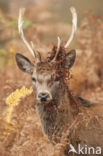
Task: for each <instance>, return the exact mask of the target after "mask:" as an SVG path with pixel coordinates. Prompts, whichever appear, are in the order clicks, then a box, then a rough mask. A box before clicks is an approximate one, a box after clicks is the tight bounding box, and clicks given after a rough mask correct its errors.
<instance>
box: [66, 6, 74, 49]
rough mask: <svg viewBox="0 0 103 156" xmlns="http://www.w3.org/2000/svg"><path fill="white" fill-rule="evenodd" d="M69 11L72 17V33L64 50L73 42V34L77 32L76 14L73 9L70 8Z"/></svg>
mask: <svg viewBox="0 0 103 156" xmlns="http://www.w3.org/2000/svg"><path fill="white" fill-rule="evenodd" d="M70 11H71V13H72V16H73V19H72V33H71V36H70V38H69V39H68V41H67V43H66V44H65V46H64V47H65V48H67V47H68V46H69V45H70V43H71V41H72V40H73V37H74V34H75V32H76V30H77V13H76V9H75V8H74V7H71V8H70Z"/></svg>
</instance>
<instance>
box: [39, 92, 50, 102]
mask: <svg viewBox="0 0 103 156" xmlns="http://www.w3.org/2000/svg"><path fill="white" fill-rule="evenodd" d="M38 97H39V98H40V101H47V99H48V98H49V94H48V93H40V94H39V95H38Z"/></svg>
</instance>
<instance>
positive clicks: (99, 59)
mask: <svg viewBox="0 0 103 156" xmlns="http://www.w3.org/2000/svg"><path fill="white" fill-rule="evenodd" d="M71 6H74V7H75V8H76V10H77V13H78V30H77V33H76V35H75V38H74V39H73V41H72V43H71V45H70V47H69V48H68V50H70V49H72V48H73V49H74V48H75V49H76V52H77V57H76V62H75V64H74V66H73V68H72V69H71V72H70V73H71V79H70V80H69V82H68V85H69V87H70V89H71V91H73V93H75V94H76V95H80V96H83V97H84V98H87V99H89V100H91V101H97V102H98V101H100V102H103V0H0V156H5V155H7V156H11V155H12V156H18V155H22V156H26V155H27V156H28V155H30V156H37V155H38V153H39V152H40V154H41V153H42V155H43V156H54V155H55V156H58V155H57V154H55V151H53V150H52V147H51V145H49V144H48V141H47V140H46V139H45V137H44V136H43V134H42V131H41V126H40V122H39V121H38V117H37V115H36V110H35V107H34V106H35V100H34V97H33V94H31V95H29V97H28V96H27V97H25V99H21V101H20V102H19V104H18V106H16V107H15V108H14V110H13V113H12V117H11V123H7V122H6V120H5V119H6V116H7V114H8V105H7V104H6V102H5V101H6V98H7V97H8V96H9V95H10V94H11V95H12V93H13V92H14V93H15V90H16V89H20V88H22V86H26V87H28V88H30V86H31V78H30V77H29V75H27V74H25V73H23V72H21V71H20V70H19V69H18V68H17V66H16V63H15V53H17V52H19V53H22V54H23V55H25V56H27V57H29V58H30V59H31V60H32V61H33V58H32V57H31V55H30V54H29V53H28V50H27V48H26V47H25V45H24V43H23V42H22V40H21V38H20V36H19V34H18V26H17V23H18V22H17V20H18V12H19V8H20V7H25V8H26V12H25V15H24V25H23V28H24V34H25V36H26V38H27V40H28V41H29V42H30V41H33V43H34V45H35V49H36V50H38V51H40V52H41V55H42V57H43V58H45V57H47V55H50V52H51V49H52V47H53V45H56V44H57V36H60V38H61V39H62V40H63V42H66V41H67V39H68V37H69V35H70V33H71V23H72V17H71V13H70V10H69V8H70V7H71ZM27 136H28V138H27ZM47 146H48V148H47ZM48 153H49V155H48ZM60 155H61V153H59V156H60Z"/></svg>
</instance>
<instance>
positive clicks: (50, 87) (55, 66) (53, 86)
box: [16, 8, 77, 103]
mask: <svg viewBox="0 0 103 156" xmlns="http://www.w3.org/2000/svg"><path fill="white" fill-rule="evenodd" d="M71 11H72V14H73V27H72V33H71V36H70V38H69V40H68V41H67V43H66V44H65V46H63V45H62V44H61V40H60V38H59V37H58V45H57V47H56V48H53V52H52V54H53V53H54V54H55V55H53V57H50V58H47V59H46V60H45V61H41V55H40V53H39V52H37V51H35V50H34V46H33V44H32V43H31V45H29V44H28V42H27V41H26V39H25V37H24V33H23V30H22V24H23V21H22V15H23V12H24V10H20V14H19V20H18V28H19V33H20V35H21V38H22V40H23V41H24V43H25V45H26V46H27V48H28V49H29V51H30V52H31V54H32V55H33V57H35V63H31V61H30V60H29V59H28V58H26V57H25V56H23V55H21V54H19V53H17V54H16V62H17V65H18V67H19V68H20V69H21V70H22V71H24V72H27V73H29V74H30V75H31V77H32V84H33V89H34V95H35V98H36V100H37V103H48V102H50V101H52V100H54V99H57V98H58V97H59V96H60V87H61V85H62V84H63V82H64V76H65V73H66V71H67V70H69V69H70V68H71V67H72V65H73V64H74V61H75V57H76V52H75V50H71V51H70V52H68V53H66V48H67V47H68V46H69V44H70V42H71V41H72V39H73V36H74V33H75V31H76V25H77V14H76V11H75V9H74V8H71Z"/></svg>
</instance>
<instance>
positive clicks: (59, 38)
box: [52, 36, 61, 62]
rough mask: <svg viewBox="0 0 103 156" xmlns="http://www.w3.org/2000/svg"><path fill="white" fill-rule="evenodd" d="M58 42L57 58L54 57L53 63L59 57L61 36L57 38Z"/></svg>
mask: <svg viewBox="0 0 103 156" xmlns="http://www.w3.org/2000/svg"><path fill="white" fill-rule="evenodd" d="M57 40H58V44H57V51H56V54H55V56H54V58H53V60H52V62H54V61H55V60H56V57H57V55H58V53H59V49H60V44H61V40H60V37H59V36H58V37H57Z"/></svg>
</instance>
